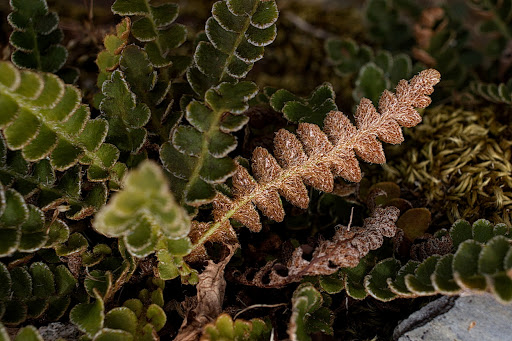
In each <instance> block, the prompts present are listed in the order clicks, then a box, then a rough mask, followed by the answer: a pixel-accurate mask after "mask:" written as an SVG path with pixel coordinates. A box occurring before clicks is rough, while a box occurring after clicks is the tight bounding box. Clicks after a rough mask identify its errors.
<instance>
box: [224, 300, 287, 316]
mask: <svg viewBox="0 0 512 341" xmlns="http://www.w3.org/2000/svg"><path fill="white" fill-rule="evenodd" d="M287 305H288V303H276V304H253V305H250V306H248V307H247V308H244V309H242V310H240V311H239V312H238V313H236V314H235V316H234V317H233V320H236V318H237V317H238V316H239V315H241V314H243V313H245V312H246V311H247V310H251V309H253V308H276V307H281V306H287Z"/></svg>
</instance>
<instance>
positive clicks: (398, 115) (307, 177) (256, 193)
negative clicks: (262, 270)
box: [189, 69, 440, 260]
mask: <svg viewBox="0 0 512 341" xmlns="http://www.w3.org/2000/svg"><path fill="white" fill-rule="evenodd" d="M439 80H440V74H439V72H438V71H436V70H434V69H428V70H424V71H422V72H421V73H419V74H418V75H416V76H414V77H413V78H412V79H411V80H410V81H409V82H408V81H406V80H401V81H400V82H399V83H398V85H397V87H396V94H393V93H392V92H390V91H387V90H385V91H384V93H383V94H382V96H381V98H380V100H379V111H378V112H377V110H376V108H375V107H374V106H373V104H372V103H371V101H370V100H369V99H366V98H363V99H361V102H360V104H359V106H358V107H357V111H356V114H355V118H356V126H354V125H353V124H352V123H351V122H350V120H349V118H348V117H346V116H345V115H344V114H342V113H341V112H339V111H332V112H330V113H329V114H328V115H327V117H326V118H325V121H324V130H323V131H322V130H321V129H320V127H318V126H317V125H315V124H311V123H300V124H299V126H298V128H297V135H295V134H292V133H290V132H289V131H287V130H285V129H281V130H279V131H278V132H277V133H276V136H275V138H274V155H275V157H274V156H273V155H272V154H271V153H270V152H269V151H268V150H267V149H265V148H261V147H258V148H256V149H255V150H254V152H253V155H252V171H253V174H254V178H253V177H252V176H251V175H250V174H249V172H248V170H247V169H246V168H244V167H242V166H241V165H238V168H237V170H236V172H235V174H234V175H233V178H232V182H233V193H234V198H233V199H230V198H228V197H226V196H223V195H218V196H217V197H216V199H215V200H214V201H213V205H214V218H215V222H214V223H213V224H211V226H210V227H209V228H208V229H207V230H206V231H205V232H204V233H201V237H199V238H196V240H195V242H194V247H197V248H201V245H202V244H204V242H206V241H207V240H211V239H210V237H212V236H215V235H216V234H217V232H216V231H218V230H219V229H224V227H225V228H227V226H228V225H229V219H230V218H234V219H236V220H238V221H239V222H241V223H242V224H244V225H245V226H247V227H248V228H249V229H250V230H251V231H253V232H258V231H260V230H261V227H262V226H261V222H260V218H259V213H258V212H257V211H256V208H255V206H256V207H257V208H258V209H259V210H260V211H261V212H262V213H263V214H264V215H265V216H267V217H269V218H270V219H272V220H275V221H278V222H280V221H282V220H283V219H284V214H285V213H284V209H283V205H282V203H281V196H283V197H284V198H285V199H286V200H288V201H289V202H290V203H291V204H293V205H295V206H298V207H300V208H307V207H308V204H309V197H308V193H307V189H306V185H308V186H312V187H314V188H316V189H318V190H320V191H324V192H332V190H333V187H334V177H342V178H344V179H346V180H349V181H352V182H359V181H360V180H361V170H360V168H359V162H358V160H357V158H356V155H357V156H359V157H360V158H361V159H363V160H364V161H367V162H372V163H379V164H381V163H385V162H386V157H385V155H384V151H383V148H382V144H381V142H380V141H379V139H380V140H381V141H384V142H388V143H392V144H398V143H401V142H402V141H403V139H404V138H403V135H402V131H401V126H403V127H413V126H415V125H417V124H418V123H420V122H421V116H420V115H419V114H418V112H417V111H416V110H415V108H425V107H427V106H428V105H429V104H430V102H431V99H430V97H428V95H430V94H432V92H433V91H434V85H435V84H437V83H438V82H439ZM377 138H378V139H377ZM192 230H194V228H192ZM193 233H194V232H193ZM189 259H190V260H198V259H197V258H195V257H189Z"/></svg>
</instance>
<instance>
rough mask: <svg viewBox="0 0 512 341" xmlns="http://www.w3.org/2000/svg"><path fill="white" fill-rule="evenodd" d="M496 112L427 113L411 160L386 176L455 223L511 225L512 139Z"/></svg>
mask: <svg viewBox="0 0 512 341" xmlns="http://www.w3.org/2000/svg"><path fill="white" fill-rule="evenodd" d="M495 112H496V107H485V108H483V109H479V110H478V111H467V110H464V109H460V108H459V109H455V108H453V107H449V106H439V107H436V108H433V109H428V110H426V111H425V112H424V115H423V123H422V124H421V125H419V126H418V127H417V128H415V129H414V130H411V131H409V134H410V141H411V142H410V144H409V148H407V152H406V153H405V157H402V158H400V159H397V160H396V161H391V162H389V163H388V164H386V165H385V166H384V168H385V169H386V171H387V172H386V175H385V176H386V177H387V178H388V179H392V180H395V181H398V180H402V181H403V182H404V183H405V184H407V185H409V186H414V191H415V192H417V193H418V194H420V195H421V196H424V197H425V198H426V199H427V200H428V201H429V206H430V207H432V208H433V209H434V210H435V212H445V213H446V215H447V217H448V219H449V220H450V222H453V221H455V220H457V219H461V218H463V219H468V220H474V219H477V218H478V217H481V216H486V217H489V218H491V219H493V220H494V221H495V222H504V223H506V224H508V225H510V224H511V218H512V212H511V209H512V173H511V172H512V162H511V153H512V152H511V148H510V147H511V146H512V137H511V134H510V128H508V127H507V126H506V125H504V124H502V123H500V122H499V121H497V119H496V114H495ZM414 145H415V147H414ZM411 146H413V147H412V148H411Z"/></svg>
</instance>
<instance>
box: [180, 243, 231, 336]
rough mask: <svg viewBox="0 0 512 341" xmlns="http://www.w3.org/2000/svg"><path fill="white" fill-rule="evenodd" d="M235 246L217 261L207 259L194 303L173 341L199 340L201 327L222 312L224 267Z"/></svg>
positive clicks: (224, 285)
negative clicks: (222, 258)
mask: <svg viewBox="0 0 512 341" xmlns="http://www.w3.org/2000/svg"><path fill="white" fill-rule="evenodd" d="M237 247H238V245H237V246H236V247H231V248H230V253H229V255H228V256H227V257H226V258H224V260H222V261H221V262H219V263H214V262H213V261H211V260H209V261H208V265H207V266H206V268H205V270H204V271H203V272H202V273H201V274H200V275H199V283H198V284H197V286H196V289H197V297H196V299H195V302H194V304H195V305H194V306H190V307H189V309H188V312H187V314H186V315H185V319H184V320H183V323H182V324H181V328H180V331H179V333H178V335H177V336H176V338H175V341H195V340H199V337H200V336H201V333H202V330H203V327H204V326H205V325H207V324H208V323H210V322H212V321H213V320H215V319H216V318H217V316H219V315H220V314H221V313H222V302H223V301H224V292H225V290H226V280H225V279H224V269H225V268H226V265H227V264H228V263H229V261H230V260H231V257H233V255H234V253H235V250H236V249H237Z"/></svg>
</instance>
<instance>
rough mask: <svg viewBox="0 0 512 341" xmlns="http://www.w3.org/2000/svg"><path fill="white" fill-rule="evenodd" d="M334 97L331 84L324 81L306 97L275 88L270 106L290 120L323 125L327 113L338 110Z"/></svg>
mask: <svg viewBox="0 0 512 341" xmlns="http://www.w3.org/2000/svg"><path fill="white" fill-rule="evenodd" d="M335 98H336V94H335V93H334V89H333V88H332V85H331V84H329V83H324V84H322V85H320V86H318V87H317V88H316V89H315V90H313V92H312V93H311V95H310V96H309V97H308V98H300V97H298V96H296V95H294V94H292V93H291V92H290V91H288V90H286V89H280V90H277V91H276V92H275V93H274V94H272V96H271V97H270V106H271V107H272V109H274V110H276V111H280V112H282V113H283V115H284V117H285V118H286V119H287V120H288V121H290V122H294V123H302V122H307V123H313V124H316V125H318V126H319V127H323V124H324V119H325V117H326V116H327V114H328V113H329V112H330V111H336V110H338V106H337V105H336V103H335V101H334V100H335Z"/></svg>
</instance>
